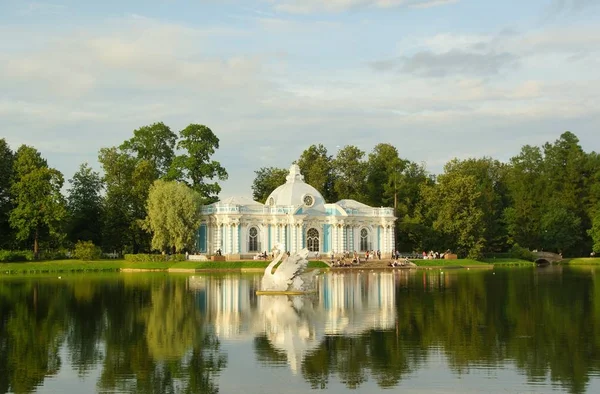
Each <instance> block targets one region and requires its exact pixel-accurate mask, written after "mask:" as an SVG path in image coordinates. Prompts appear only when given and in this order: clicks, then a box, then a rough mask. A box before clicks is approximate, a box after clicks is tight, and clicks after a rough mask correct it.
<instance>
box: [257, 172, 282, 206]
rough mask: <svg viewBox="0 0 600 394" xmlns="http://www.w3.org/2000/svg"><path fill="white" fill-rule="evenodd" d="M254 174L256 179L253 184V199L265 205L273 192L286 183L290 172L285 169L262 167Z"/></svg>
mask: <svg viewBox="0 0 600 394" xmlns="http://www.w3.org/2000/svg"><path fill="white" fill-rule="evenodd" d="M254 173H255V174H256V178H254V182H252V198H254V200H256V201H259V202H261V203H263V204H264V203H265V202H266V201H267V198H268V197H269V195H270V194H271V193H272V192H273V190H275V189H276V188H277V187H278V186H281V185H283V184H284V183H285V177H286V176H287V174H288V171H287V170H286V169H285V168H276V167H261V168H259V169H258V170H256V171H254Z"/></svg>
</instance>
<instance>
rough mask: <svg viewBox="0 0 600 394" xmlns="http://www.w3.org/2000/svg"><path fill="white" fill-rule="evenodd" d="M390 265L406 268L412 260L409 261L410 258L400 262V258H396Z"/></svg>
mask: <svg viewBox="0 0 600 394" xmlns="http://www.w3.org/2000/svg"><path fill="white" fill-rule="evenodd" d="M394 257H395V256H394ZM388 265H389V266H390V267H405V266H409V265H410V260H408V257H405V258H404V259H402V260H398V258H395V259H394V260H392V261H390V263H389V264H388Z"/></svg>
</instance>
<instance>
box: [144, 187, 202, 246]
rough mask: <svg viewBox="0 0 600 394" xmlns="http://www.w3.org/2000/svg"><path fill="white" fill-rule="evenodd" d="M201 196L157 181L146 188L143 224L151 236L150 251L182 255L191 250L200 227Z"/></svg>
mask: <svg viewBox="0 0 600 394" xmlns="http://www.w3.org/2000/svg"><path fill="white" fill-rule="evenodd" d="M200 205H201V196H200V195H199V194H198V193H197V192H196V191H194V190H192V189H191V188H189V187H188V186H187V185H185V184H184V183H181V182H175V181H163V180H160V179H159V180H157V181H155V182H154V184H153V185H152V186H151V187H150V192H149V193H148V201H147V206H146V210H147V212H148V216H147V217H146V219H145V220H144V222H143V227H144V229H146V231H148V232H150V233H151V234H152V248H153V249H156V250H163V251H164V250H169V249H174V250H175V251H182V250H184V249H191V248H192V246H193V244H194V234H195V230H196V229H197V228H198V227H199V226H200Z"/></svg>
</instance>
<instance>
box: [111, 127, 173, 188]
mask: <svg viewBox="0 0 600 394" xmlns="http://www.w3.org/2000/svg"><path fill="white" fill-rule="evenodd" d="M176 141H177V135H176V134H175V133H173V132H172V131H171V129H170V128H169V127H168V126H166V125H165V124H164V123H162V122H158V123H154V124H151V125H149V126H143V127H140V128H139V129H136V130H134V131H133V137H132V138H130V139H129V140H127V141H125V142H123V143H122V144H121V146H120V147H119V149H120V150H121V151H123V152H125V153H128V154H132V155H133V156H134V157H136V159H137V160H140V161H141V160H146V161H148V162H150V163H151V164H152V167H153V168H154V170H155V172H156V173H155V177H156V178H159V177H162V176H164V175H166V174H167V172H168V171H169V169H170V168H171V163H172V162H173V158H174V157H175V153H174V148H175V142H176Z"/></svg>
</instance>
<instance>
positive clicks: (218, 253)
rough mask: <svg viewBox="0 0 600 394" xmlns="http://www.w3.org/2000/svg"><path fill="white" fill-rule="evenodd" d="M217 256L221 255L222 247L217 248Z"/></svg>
mask: <svg viewBox="0 0 600 394" xmlns="http://www.w3.org/2000/svg"><path fill="white" fill-rule="evenodd" d="M217 256H221V248H219V249H217Z"/></svg>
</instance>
